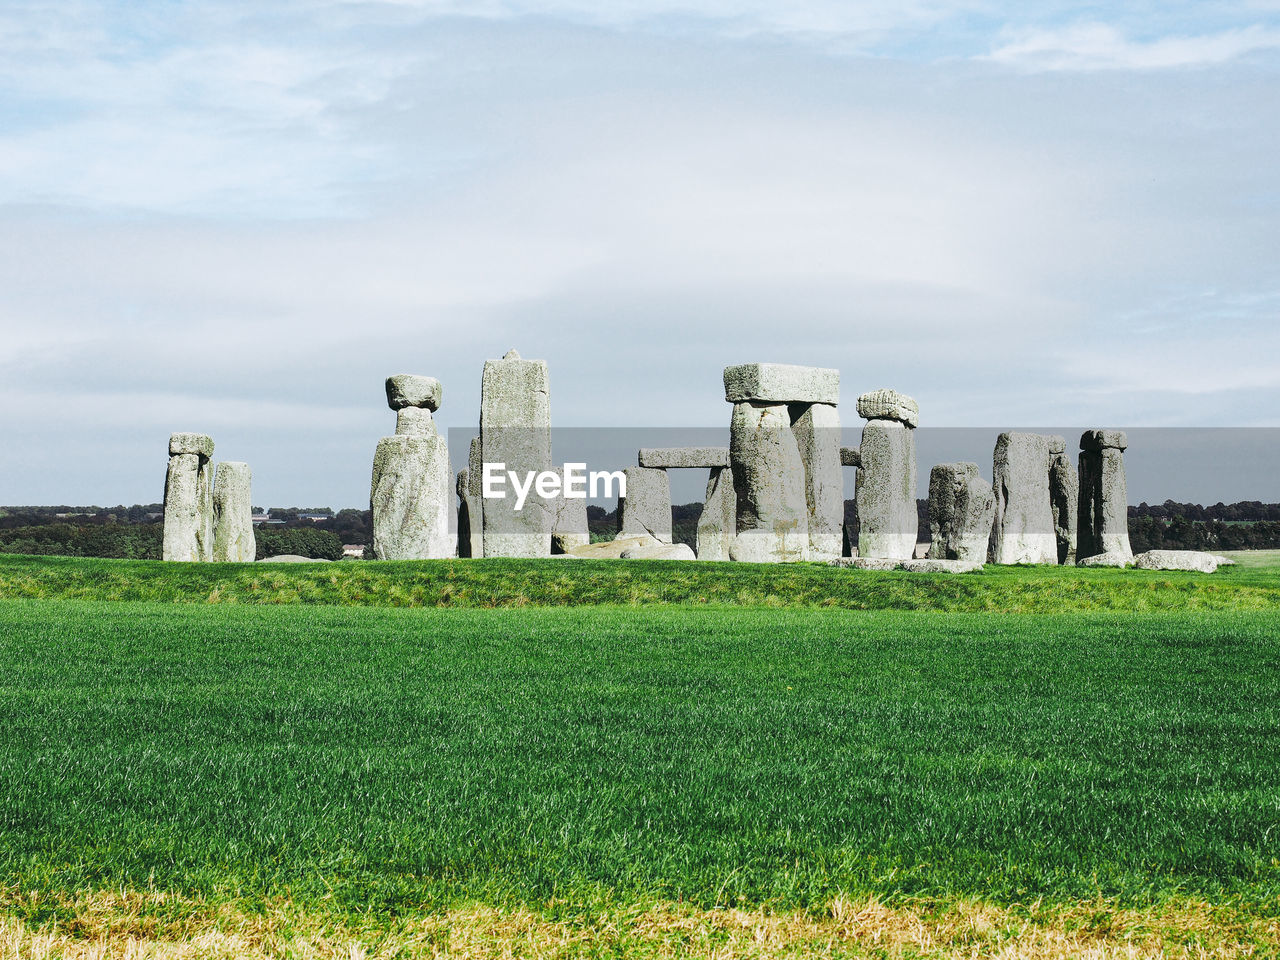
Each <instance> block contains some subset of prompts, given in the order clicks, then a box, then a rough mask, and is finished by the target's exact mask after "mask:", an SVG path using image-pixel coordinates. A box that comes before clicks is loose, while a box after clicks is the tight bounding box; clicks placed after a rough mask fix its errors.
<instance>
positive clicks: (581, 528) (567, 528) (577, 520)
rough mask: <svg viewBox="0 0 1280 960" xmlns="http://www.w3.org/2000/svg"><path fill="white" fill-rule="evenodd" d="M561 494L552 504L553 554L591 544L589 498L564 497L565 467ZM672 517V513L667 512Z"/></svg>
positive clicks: (561, 481)
mask: <svg viewBox="0 0 1280 960" xmlns="http://www.w3.org/2000/svg"><path fill="white" fill-rule="evenodd" d="M557 472H558V473H559V474H560V490H561V493H560V495H559V496H558V497H556V498H555V500H554V501H552V503H551V552H552V553H568V552H569V551H570V550H572V549H573V548H574V547H582V546H586V545H587V544H588V543H590V542H591V530H590V528H589V527H588V526H587V498H586V497H566V496H565V495H564V485H565V484H564V467H563V466H561V467H558V468H557ZM667 516H668V517H669V516H671V511H670V510H668V511H667Z"/></svg>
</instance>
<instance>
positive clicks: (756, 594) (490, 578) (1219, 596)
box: [0, 551, 1280, 613]
mask: <svg viewBox="0 0 1280 960" xmlns="http://www.w3.org/2000/svg"><path fill="white" fill-rule="evenodd" d="M1277 554H1278V556H1277V558H1276V559H1275V560H1271V559H1267V560H1264V561H1261V562H1259V561H1256V560H1254V559H1252V558H1250V559H1249V560H1248V561H1247V562H1242V563H1240V564H1239V565H1238V566H1235V567H1222V568H1220V569H1219V570H1218V571H1217V572H1216V573H1212V574H1196V573H1177V572H1158V571H1144V570H1109V569H1087V568H1074V567H997V566H992V565H988V567H987V568H986V569H985V570H984V571H983V572H981V573H972V574H962V575H954V574H911V573H905V572H873V571H862V570H849V569H841V568H836V567H829V566H826V565H824V564H816V563H796V564H745V563H743V564H736V563H698V562H677V561H664V562H661V563H659V562H648V563H639V562H631V563H624V562H619V561H616V560H567V559H555V560H501V559H486V560H424V561H417V562H387V563H378V562H347V563H316V564H219V563H200V564H173V563H161V562H158V561H142V560H97V559H85V558H79V557H23V556H13V555H8V556H5V555H0V597H13V598H19V597H26V598H32V599H78V600H111V601H118V600H131V601H155V602H162V603H222V604H308V605H329V606H353V607H462V608H468V607H525V606H572V607H586V606H601V605H616V604H625V605H630V606H652V605H708V604H713V605H725V604H728V605H734V606H740V607H823V608H842V609H849V610H933V611H939V612H972V611H991V612H999V613H1054V612H1063V611H1070V610H1115V611H1154V610H1178V611H1181V610H1272V611H1280V551H1277Z"/></svg>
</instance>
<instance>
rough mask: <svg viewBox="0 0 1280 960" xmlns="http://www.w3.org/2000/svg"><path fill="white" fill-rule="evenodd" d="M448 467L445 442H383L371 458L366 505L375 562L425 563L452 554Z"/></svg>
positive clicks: (436, 439) (450, 475)
mask: <svg viewBox="0 0 1280 960" xmlns="http://www.w3.org/2000/svg"><path fill="white" fill-rule="evenodd" d="M453 480H454V476H453V468H452V467H451V466H450V464H449V446H448V444H447V443H445V439H444V437H439V436H432V437H413V436H408V437H406V436H395V437H383V438H382V439H381V440H380V441H378V449H377V452H376V453H375V454H374V458H373V481H372V484H371V486H370V492H369V502H370V507H371V509H372V511H373V554H374V556H375V557H376V558H377V559H379V560H428V559H438V558H442V557H452V556H455V555H456V554H457V548H458V545H457V535H456V532H454V531H451V530H450V529H449V516H450V512H451V510H450V506H451V504H452V500H453V496H454V492H453Z"/></svg>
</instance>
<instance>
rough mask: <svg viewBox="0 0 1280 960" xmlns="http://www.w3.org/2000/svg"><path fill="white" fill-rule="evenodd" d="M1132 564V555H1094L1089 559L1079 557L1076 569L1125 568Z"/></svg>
mask: <svg viewBox="0 0 1280 960" xmlns="http://www.w3.org/2000/svg"><path fill="white" fill-rule="evenodd" d="M1131 563H1133V554H1132V553H1128V552H1126V553H1118V552H1117V553H1095V554H1094V555H1093V556H1091V557H1079V558H1077V560H1076V566H1077V567H1127V566H1129V564H1131Z"/></svg>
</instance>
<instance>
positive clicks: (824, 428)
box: [790, 403, 844, 560]
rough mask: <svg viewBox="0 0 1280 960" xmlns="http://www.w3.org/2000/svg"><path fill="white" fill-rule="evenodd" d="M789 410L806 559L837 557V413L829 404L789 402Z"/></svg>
mask: <svg viewBox="0 0 1280 960" xmlns="http://www.w3.org/2000/svg"><path fill="white" fill-rule="evenodd" d="M797 407H799V409H797ZM790 413H791V432H792V433H793V434H795V438H796V446H797V447H798V448H799V450H800V462H801V463H803V464H804V484H805V486H804V492H805V506H806V509H807V510H808V517H807V518H806V519H807V522H808V527H809V559H810V560H834V559H837V558H838V557H839V556H840V549H841V547H842V545H843V535H844V473H843V471H842V469H841V466H842V463H843V460H842V456H841V449H840V414H839V412H838V411H837V410H836V407H835V405H834V404H830V403H811V404H807V405H804V404H793V405H791V408H790Z"/></svg>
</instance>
